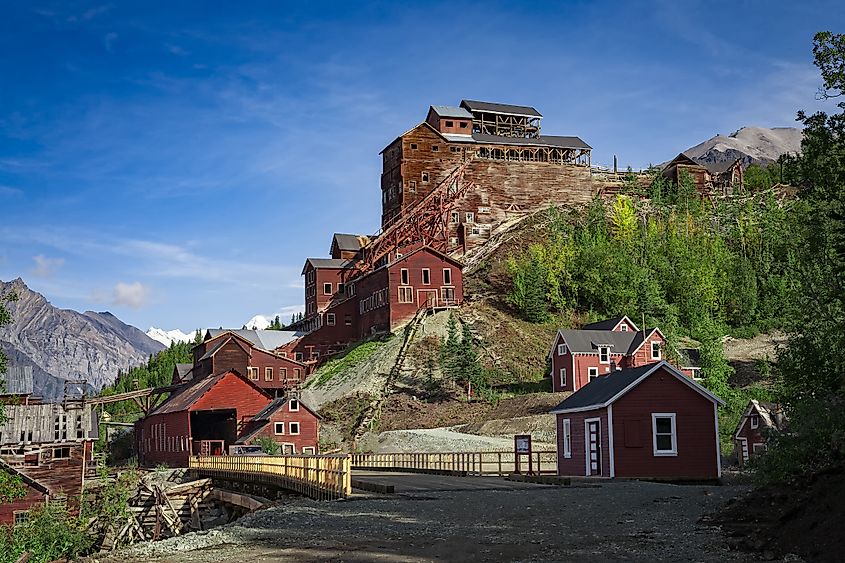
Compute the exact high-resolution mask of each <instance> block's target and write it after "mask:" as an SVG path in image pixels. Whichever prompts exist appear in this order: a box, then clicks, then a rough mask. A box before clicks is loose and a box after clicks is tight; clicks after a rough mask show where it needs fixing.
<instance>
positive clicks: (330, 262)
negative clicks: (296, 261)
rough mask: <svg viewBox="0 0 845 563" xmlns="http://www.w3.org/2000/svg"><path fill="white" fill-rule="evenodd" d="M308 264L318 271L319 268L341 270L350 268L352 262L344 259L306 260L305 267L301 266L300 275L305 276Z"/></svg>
mask: <svg viewBox="0 0 845 563" xmlns="http://www.w3.org/2000/svg"><path fill="white" fill-rule="evenodd" d="M309 264H310V265H311V267H312V268H314V269H315V270H319V269H321V268H327V269H335V270H342V269H344V268H348V267H349V266H351V265H352V262H351V261H350V260H346V259H344V258H306V259H305V265H303V266H302V272H301V274H300V275H304V274H305V270H306V268H308V265H309Z"/></svg>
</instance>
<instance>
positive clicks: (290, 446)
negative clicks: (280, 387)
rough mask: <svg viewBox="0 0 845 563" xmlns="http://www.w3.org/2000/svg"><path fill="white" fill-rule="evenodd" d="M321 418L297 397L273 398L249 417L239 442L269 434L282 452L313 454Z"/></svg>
mask: <svg viewBox="0 0 845 563" xmlns="http://www.w3.org/2000/svg"><path fill="white" fill-rule="evenodd" d="M321 419H322V418H321V417H320V415H319V414H317V413H316V412H315V411H314V410H313V409H311V407H309V406H308V405H306V404H305V403H303V402H302V401H300V400H299V398H298V397H281V398H278V399H274V400H273V401H272V402H270V404H269V405H267V406H266V407H264V409H262V410H261V412H259V413H258V414H256V415H255V416H254V417H253V418H252V420H251V421H250V423H249V425H248V426H247V429H246V430H245V432H244V433H243V435H242V436H241V437H240V438H238V442H237V443H238V444H254V443H256V442H257V441H258V440H259V439H260V438H270V439H271V440H273V441H274V442H276V443H277V444H279V447H280V451H281V453H283V454H316V453H319V450H320V446H319V443H320V420H321Z"/></svg>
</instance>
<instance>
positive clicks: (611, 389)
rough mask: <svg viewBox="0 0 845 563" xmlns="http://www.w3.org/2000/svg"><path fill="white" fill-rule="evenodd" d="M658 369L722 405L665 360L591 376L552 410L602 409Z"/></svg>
mask: <svg viewBox="0 0 845 563" xmlns="http://www.w3.org/2000/svg"><path fill="white" fill-rule="evenodd" d="M661 369H662V370H665V371H666V372H668V373H669V374H671V375H673V376H675V378H676V379H678V380H680V381H681V382H683V383H684V384H686V385H687V386H689V387H690V388H691V389H693V390H694V391H696V392H698V393H699V394H700V395H702V396H703V397H704V398H706V399H708V400H709V401H713V402H714V403H716V404H718V405H724V404H725V402H724V401H722V400H721V399H720V398H719V397H717V396H716V395H714V394H713V393H711V392H710V391H708V390H707V389H705V388H704V387H702V386H701V385H699V384H698V383H696V382H695V381H693V380H691V379H690V378H688V377H687V376H685V375H684V374H683V373H681V372H680V371H678V370H677V369H676V368H675V367H673V366H672V364H670V363H668V362H667V361H666V360H663V361H662V362H658V363H654V364H647V365H644V366H640V367H636V368H629V369H623V370H619V371H616V372H614V373H611V374H610V375H605V376H601V377H599V378H598V379H594V380H593V381H591V382H590V383H588V384H587V385H585V386H583V387H581V388H580V389H579V390H578V391H576V392H575V393H573V394H572V395H570V396H569V397H567V398H566V399H565V400H564V401H563V402H562V403H561V404H559V405H558V406H557V407H555V408H554V409H552V411H551V413H552V414H564V413H568V412H578V411H585V410H592V409H597V408H604V407H606V406H608V405H610V404H612V403H614V402H616V401H617V400H618V399H619V398H621V397H622V396H624V395H625V394H626V393H628V391H630V390H631V389H633V388H635V387H636V386H637V385H639V384H640V383H641V382H642V381H644V380H645V379H646V378H647V377H648V376H650V375H651V374H653V373H655V372H656V371H658V370H661Z"/></svg>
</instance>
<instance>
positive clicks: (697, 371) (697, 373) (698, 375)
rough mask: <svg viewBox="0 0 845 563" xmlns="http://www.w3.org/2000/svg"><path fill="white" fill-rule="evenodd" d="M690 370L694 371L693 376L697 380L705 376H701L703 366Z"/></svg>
mask: <svg viewBox="0 0 845 563" xmlns="http://www.w3.org/2000/svg"><path fill="white" fill-rule="evenodd" d="M690 372H692V378H693V379H694V380H696V381H701V380H702V379H703V378H702V377H701V368H690Z"/></svg>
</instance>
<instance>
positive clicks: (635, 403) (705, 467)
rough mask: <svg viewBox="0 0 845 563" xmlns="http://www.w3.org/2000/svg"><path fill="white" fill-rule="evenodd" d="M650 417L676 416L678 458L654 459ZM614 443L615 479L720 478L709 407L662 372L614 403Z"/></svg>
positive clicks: (695, 393)
mask: <svg viewBox="0 0 845 563" xmlns="http://www.w3.org/2000/svg"><path fill="white" fill-rule="evenodd" d="M652 413H675V423H676V434H677V452H678V455H677V456H655V455H654V449H653V443H652V422H651V419H652V417H651V415H652ZM626 433H627V438H626ZM638 438H639V439H638ZM626 440H627V441H626ZM613 441H614V458H615V466H616V475H617V476H618V477H655V478H671V479H716V478H718V476H719V470H718V461H719V460H718V459H717V453H716V452H717V447H718V439H717V436H716V420H715V409H714V408H713V402H712V401H710V400H709V399H708V398H706V397H704V396H703V395H701V394H700V393H698V392H697V391H695V390H693V389H692V388H690V387H689V386H688V385H687V384H685V383H683V382H682V381H679V380H678V379H677V378H676V377H674V376H673V375H671V374H669V373H668V372H666V371H665V370H663V369H660V370H658V371H656V372H655V373H653V374H652V375H650V376H649V377H648V378H646V379H645V380H644V381H643V382H641V383H640V384H639V385H638V386H637V387H635V388H634V389H632V390H631V391H629V392H628V393H627V394H626V395H624V396H623V397H621V398H620V399H619V400H617V401H616V402H615V403H614V404H613Z"/></svg>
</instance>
